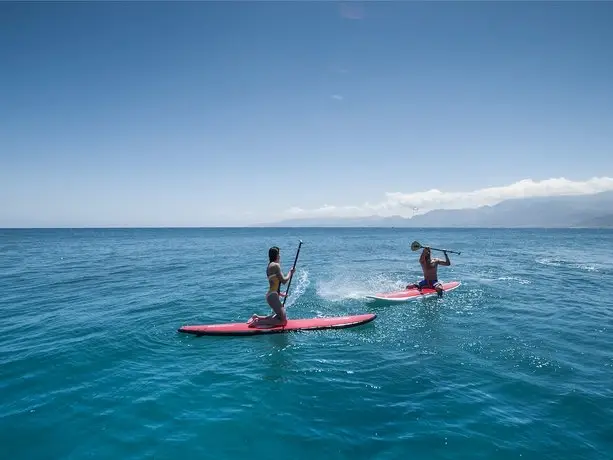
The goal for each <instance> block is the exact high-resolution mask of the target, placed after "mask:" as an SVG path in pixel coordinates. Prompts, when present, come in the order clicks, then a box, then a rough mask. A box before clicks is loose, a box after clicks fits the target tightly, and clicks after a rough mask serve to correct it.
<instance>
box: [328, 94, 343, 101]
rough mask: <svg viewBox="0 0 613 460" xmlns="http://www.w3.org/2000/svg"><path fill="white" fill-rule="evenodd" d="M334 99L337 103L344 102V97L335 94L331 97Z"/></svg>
mask: <svg viewBox="0 0 613 460" xmlns="http://www.w3.org/2000/svg"><path fill="white" fill-rule="evenodd" d="M330 97H331V98H332V99H336V100H337V101H342V100H343V96H341V95H340V94H333V95H332V96H330Z"/></svg>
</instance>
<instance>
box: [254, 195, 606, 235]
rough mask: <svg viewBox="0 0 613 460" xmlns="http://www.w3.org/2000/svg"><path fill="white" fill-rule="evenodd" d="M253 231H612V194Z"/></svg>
mask: <svg viewBox="0 0 613 460" xmlns="http://www.w3.org/2000/svg"><path fill="white" fill-rule="evenodd" d="M255 227H439V228H440V227H469V228H470V227H473V228H475V227H480V228H496V227H498V228H521V227H541V228H571V227H588V228H595V227H598V228H603V227H607V228H613V192H603V193H597V194H593V195H573V196H568V195H567V196H556V197H546V198H517V199H510V200H505V201H502V202H500V203H498V204H496V205H494V206H482V207H479V208H476V209H458V210H455V209H454V210H447V209H438V210H433V211H430V212H428V213H425V214H421V215H417V216H414V217H412V218H405V217H402V216H392V217H380V216H371V217H362V218H304V219H288V220H283V221H279V222H276V223H269V224H260V225H255Z"/></svg>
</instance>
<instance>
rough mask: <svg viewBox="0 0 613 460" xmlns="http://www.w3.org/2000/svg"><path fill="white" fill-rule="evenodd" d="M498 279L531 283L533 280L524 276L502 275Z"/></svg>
mask: <svg viewBox="0 0 613 460" xmlns="http://www.w3.org/2000/svg"><path fill="white" fill-rule="evenodd" d="M496 280H497V281H516V282H517V283H519V284H531V283H532V281H530V280H527V279H524V278H519V277H517V276H501V277H500V278H497V279H496Z"/></svg>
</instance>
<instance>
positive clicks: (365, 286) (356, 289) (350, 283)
mask: <svg viewBox="0 0 613 460" xmlns="http://www.w3.org/2000/svg"><path fill="white" fill-rule="evenodd" d="M409 282H413V280H411V279H408V278H407V280H400V279H394V278H391V277H389V276H387V275H383V274H376V275H372V276H369V277H366V278H362V279H358V278H355V277H349V276H347V275H341V276H339V277H336V278H333V279H330V280H327V281H320V282H318V283H317V295H318V296H320V297H322V298H323V299H325V300H328V301H330V302H340V301H343V300H346V299H361V298H363V297H364V296H365V295H368V294H373V293H377V292H382V291H392V290H397V289H402V288H403V287H405V286H406V285H407V284H408V283H409Z"/></svg>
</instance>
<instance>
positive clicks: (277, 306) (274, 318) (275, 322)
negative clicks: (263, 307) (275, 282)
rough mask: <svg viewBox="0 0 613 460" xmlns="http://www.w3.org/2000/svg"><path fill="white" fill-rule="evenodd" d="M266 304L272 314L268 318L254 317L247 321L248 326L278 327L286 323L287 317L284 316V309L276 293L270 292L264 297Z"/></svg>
mask: <svg viewBox="0 0 613 460" xmlns="http://www.w3.org/2000/svg"><path fill="white" fill-rule="evenodd" d="M266 302H268V305H269V306H270V308H272V311H274V314H272V315H270V316H263V317H262V316H257V315H254V316H253V317H252V319H251V320H250V321H249V325H250V326H279V325H285V324H286V323H287V316H286V314H285V308H284V307H283V304H282V303H281V300H280V299H279V295H278V294H277V293H276V292H272V293H270V294H268V295H267V296H266Z"/></svg>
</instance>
